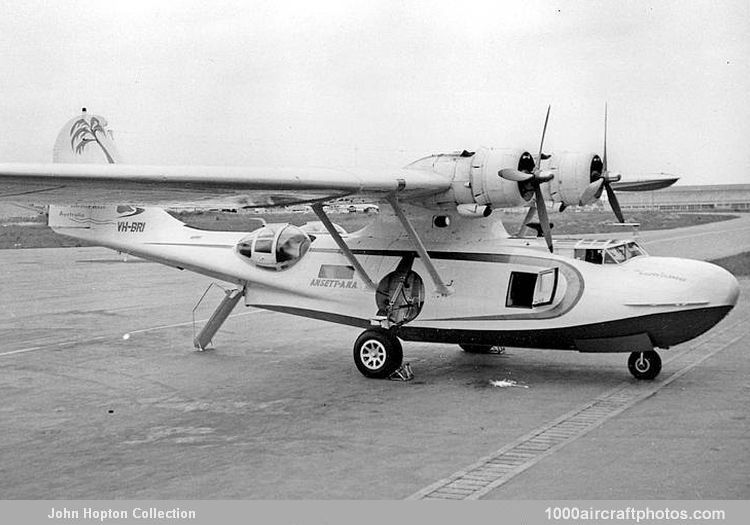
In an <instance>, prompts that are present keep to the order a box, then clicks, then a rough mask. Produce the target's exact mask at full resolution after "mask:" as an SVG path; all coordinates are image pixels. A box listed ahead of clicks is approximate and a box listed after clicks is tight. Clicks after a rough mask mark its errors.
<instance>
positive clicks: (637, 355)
mask: <svg viewBox="0 0 750 525" xmlns="http://www.w3.org/2000/svg"><path fill="white" fill-rule="evenodd" d="M628 370H630V373H631V374H633V377H635V378H636V379H654V378H655V377H656V376H658V375H659V372H661V357H659V354H657V353H656V352H655V351H653V350H651V351H648V352H633V353H631V354H630V357H629V358H628Z"/></svg>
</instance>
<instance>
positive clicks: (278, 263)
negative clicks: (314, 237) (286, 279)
mask: <svg viewBox="0 0 750 525" xmlns="http://www.w3.org/2000/svg"><path fill="white" fill-rule="evenodd" d="M310 243H311V240H310V236H308V235H307V234H306V233H305V232H304V231H302V230H301V229H300V228H298V227H297V226H292V225H291V224H269V225H266V226H265V227H264V228H263V229H261V230H259V231H257V232H255V233H252V234H250V235H249V236H247V237H245V238H244V239H242V240H241V241H240V242H239V243H238V244H237V252H238V253H239V254H240V255H242V256H243V257H247V258H248V259H250V261H251V262H252V263H253V264H255V265H256V266H259V267H262V268H268V269H273V270H284V269H286V268H289V267H291V266H292V265H294V264H296V263H297V261H299V260H300V259H301V258H302V257H304V255H305V253H307V250H308V249H309V248H310Z"/></svg>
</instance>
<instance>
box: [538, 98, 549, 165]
mask: <svg viewBox="0 0 750 525" xmlns="http://www.w3.org/2000/svg"><path fill="white" fill-rule="evenodd" d="M551 108H552V105H551V104H550V105H548V106H547V116H546V117H544V128H543V129H542V141H541V142H540V143H539V155H538V156H537V159H538V160H537V164H536V168H537V169H542V155H543V153H542V149H543V148H544V136H545V135H546V134H547V122H549V110H550V109H551Z"/></svg>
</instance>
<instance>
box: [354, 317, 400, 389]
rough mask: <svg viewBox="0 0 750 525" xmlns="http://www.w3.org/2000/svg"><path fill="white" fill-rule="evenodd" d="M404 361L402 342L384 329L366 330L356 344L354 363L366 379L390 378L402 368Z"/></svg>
mask: <svg viewBox="0 0 750 525" xmlns="http://www.w3.org/2000/svg"><path fill="white" fill-rule="evenodd" d="M403 360H404V352H403V349H402V348H401V341H399V340H398V337H396V336H395V335H394V334H393V333H392V332H389V331H388V330H385V329H383V328H371V329H370V330H365V331H364V332H362V335H360V336H359V337H358V338H357V341H356V342H355V343H354V363H355V364H356V365H357V368H358V369H359V371H360V372H362V375H364V376H365V377H371V378H374V379H385V378H387V377H390V376H391V375H392V374H393V373H394V372H396V370H398V369H399V368H400V367H401V362H402V361H403Z"/></svg>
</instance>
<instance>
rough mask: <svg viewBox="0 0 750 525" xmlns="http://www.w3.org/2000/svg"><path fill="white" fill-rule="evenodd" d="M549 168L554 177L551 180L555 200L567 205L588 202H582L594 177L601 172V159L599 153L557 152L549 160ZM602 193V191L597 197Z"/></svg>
mask: <svg viewBox="0 0 750 525" xmlns="http://www.w3.org/2000/svg"><path fill="white" fill-rule="evenodd" d="M548 162H549V164H548V166H547V168H548V169H549V170H550V171H552V173H553V174H554V178H553V179H552V180H551V181H550V182H549V192H550V197H551V198H552V201H553V202H560V203H563V204H564V205H565V206H576V205H579V204H587V203H586V202H581V197H582V196H583V192H584V191H586V188H587V187H588V186H589V184H591V183H592V182H593V180H592V177H596V176H598V174H600V173H601V171H602V167H601V164H602V163H601V160H600V159H599V156H598V155H594V154H586V153H556V154H554V155H552V158H551V159H550V160H549V161H548ZM599 195H601V191H599V192H598V193H597V194H596V197H598V196H599Z"/></svg>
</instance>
